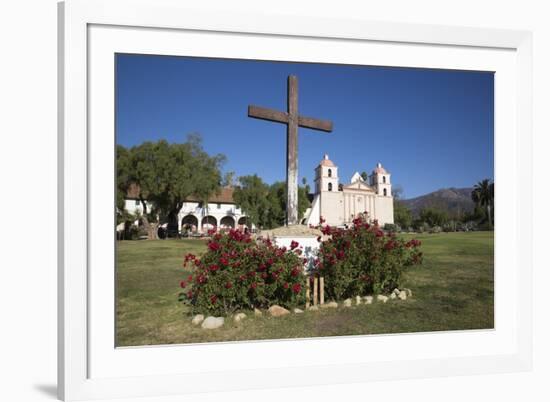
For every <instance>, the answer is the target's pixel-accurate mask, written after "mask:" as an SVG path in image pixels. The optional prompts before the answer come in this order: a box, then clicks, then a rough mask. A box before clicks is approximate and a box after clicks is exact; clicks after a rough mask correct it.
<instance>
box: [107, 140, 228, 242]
mask: <svg viewBox="0 0 550 402" xmlns="http://www.w3.org/2000/svg"><path fill="white" fill-rule="evenodd" d="M126 152H128V154H129V155H128V156H127V158H128V159H129V162H127V161H126V159H125V158H126V156H125V153H126ZM118 154H120V159H119V158H118ZM119 160H120V163H121V167H124V169H122V168H121V172H120V173H121V174H120V176H119V177H118V178H117V180H118V183H117V184H118V188H119V192H121V191H124V190H126V191H127V190H128V188H129V187H130V186H132V185H134V186H135V189H136V190H137V191H138V194H137V198H138V200H139V201H140V203H141V206H142V209H143V215H142V218H141V219H142V222H143V224H144V226H145V229H146V230H147V233H148V238H149V239H155V238H157V230H158V225H159V224H160V223H161V222H168V223H169V224H174V223H175V224H177V214H178V212H179V210H180V209H181V207H182V206H183V203H184V202H185V200H186V199H187V198H188V197H190V196H191V195H194V196H196V197H198V198H199V199H201V200H204V201H207V200H208V197H210V196H212V195H213V194H215V193H217V192H218V191H219V189H220V182H221V174H220V165H221V164H222V163H223V161H224V160H225V157H224V156H223V155H215V156H210V155H208V154H207V153H206V152H205V151H204V150H203V148H202V142H201V138H200V136H198V135H196V134H194V135H190V136H189V137H188V139H187V142H185V143H183V144H170V143H168V142H167V141H165V140H160V141H158V142H144V143H142V144H140V145H138V146H135V147H132V148H130V149H129V150H126V151H124V149H123V147H120V146H119V147H118V148H117V161H119ZM126 164H127V165H128V166H127V167H125V166H126ZM117 173H119V171H118V163H117ZM122 173H124V174H122ZM117 199H118V197H117Z"/></svg>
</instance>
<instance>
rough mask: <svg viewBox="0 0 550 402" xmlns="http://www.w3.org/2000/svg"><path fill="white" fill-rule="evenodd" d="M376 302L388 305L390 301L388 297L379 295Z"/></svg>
mask: <svg viewBox="0 0 550 402" xmlns="http://www.w3.org/2000/svg"><path fill="white" fill-rule="evenodd" d="M376 300H378V301H379V302H382V303H386V302H387V301H388V296H384V295H378V296H376Z"/></svg>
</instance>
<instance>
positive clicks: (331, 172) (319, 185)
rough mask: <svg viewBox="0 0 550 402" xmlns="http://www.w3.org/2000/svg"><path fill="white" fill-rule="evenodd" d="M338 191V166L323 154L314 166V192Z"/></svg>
mask: <svg viewBox="0 0 550 402" xmlns="http://www.w3.org/2000/svg"><path fill="white" fill-rule="evenodd" d="M336 191H338V167H337V166H336V165H335V164H334V163H333V162H332V161H331V160H330V159H329V158H328V155H327V154H325V156H324V157H323V160H321V162H319V166H317V168H315V194H319V193H321V192H336Z"/></svg>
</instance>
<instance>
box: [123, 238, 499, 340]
mask: <svg viewBox="0 0 550 402" xmlns="http://www.w3.org/2000/svg"><path fill="white" fill-rule="evenodd" d="M408 237H411V236H408ZM415 237H416V238H418V239H420V240H422V250H423V252H424V263H423V265H422V266H420V267H416V268H414V269H412V270H411V271H409V272H408V273H407V275H406V277H405V283H404V284H403V286H404V287H407V288H410V289H411V290H412V291H413V297H412V298H410V299H408V300H406V301H395V300H394V301H391V300H390V301H388V303H386V304H382V303H376V302H374V304H372V305H362V306H358V307H351V308H344V307H339V308H338V309H337V310H330V309H328V310H321V311H318V312H306V313H304V314H298V315H295V314H291V315H288V316H285V317H280V318H272V317H268V316H266V315H265V314H264V316H262V317H254V316H253V314H250V313H249V312H247V313H248V314H247V315H248V317H247V318H246V319H245V320H244V321H243V322H241V323H239V324H235V323H234V322H233V321H232V320H229V319H228V320H226V323H225V325H224V327H222V328H221V329H217V330H203V329H201V328H200V326H199V327H195V326H193V325H192V324H191V318H192V317H191V316H190V315H189V312H188V311H187V310H186V307H185V306H184V305H182V304H181V303H178V301H177V297H178V293H179V291H180V288H179V286H178V284H179V281H180V280H181V279H182V278H183V275H184V271H183V268H182V261H183V256H184V255H185V254H187V253H188V252H193V253H195V254H200V253H201V252H202V251H203V250H204V249H205V244H206V243H205V242H204V241H203V240H162V241H160V240H159V241H122V242H118V252H117V292H118V294H117V312H116V313H117V314H116V317H117V323H116V324H117V331H116V333H117V342H116V343H117V345H118V346H134V345H158V344H172V343H196V342H211V341H237V340H249V339H281V338H300V337H315V336H334V335H359V334H381V333H382V334H384V333H403V332H418V331H441V330H464V329H482V328H483V329H484V328H493V232H472V233H442V234H426V235H417V236H415Z"/></svg>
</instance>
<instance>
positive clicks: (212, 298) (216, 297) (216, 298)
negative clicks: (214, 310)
mask: <svg viewBox="0 0 550 402" xmlns="http://www.w3.org/2000/svg"><path fill="white" fill-rule="evenodd" d="M216 301H218V296H216V295H212V296H210V302H211V303H212V304H216Z"/></svg>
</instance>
